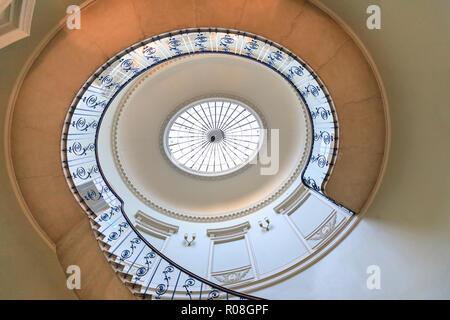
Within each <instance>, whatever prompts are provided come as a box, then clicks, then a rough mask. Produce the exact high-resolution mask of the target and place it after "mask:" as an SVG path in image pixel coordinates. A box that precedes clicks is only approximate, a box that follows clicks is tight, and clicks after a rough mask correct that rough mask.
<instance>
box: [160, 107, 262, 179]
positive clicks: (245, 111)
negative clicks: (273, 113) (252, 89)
mask: <svg viewBox="0 0 450 320" xmlns="http://www.w3.org/2000/svg"><path fill="white" fill-rule="evenodd" d="M262 129H263V125H262V122H261V119H260V118H259V116H258V115H257V113H256V112H255V111H254V110H253V109H251V108H250V107H249V106H248V105H246V104H244V103H242V102H240V101H237V100H234V99H229V98H209V99H204V100H200V101H196V102H194V103H192V104H189V105H188V106H186V107H184V108H183V109H181V110H180V111H179V112H178V113H176V114H175V115H174V116H173V117H172V119H171V120H170V121H169V123H168V125H167V127H166V129H165V133H164V141H163V144H164V150H165V152H166V154H167V156H168V157H169V159H170V160H171V161H172V163H174V164H175V165H176V166H177V167H178V168H180V169H182V170H183V171H185V172H188V173H191V174H194V175H200V176H221V175H225V174H230V173H232V172H235V171H237V170H239V169H240V168H242V167H244V166H245V165H246V164H248V163H249V162H251V161H252V160H253V159H254V158H255V156H256V154H257V153H258V151H259V148H260V147H261V145H262V141H263V138H262V136H263V134H262V133H263V132H262Z"/></svg>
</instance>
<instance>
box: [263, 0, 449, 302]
mask: <svg viewBox="0 0 450 320" xmlns="http://www.w3.org/2000/svg"><path fill="white" fill-rule="evenodd" d="M321 2H322V3H323V4H325V5H326V6H327V7H328V8H330V9H331V10H332V11H334V12H335V13H336V14H337V15H338V16H339V17H340V18H341V19H343V20H344V21H345V22H346V23H347V24H348V25H349V26H350V28H351V29H353V31H354V32H355V33H356V34H357V36H358V37H359V38H360V39H361V40H362V42H363V43H364V45H365V46H366V47H367V49H368V51H369V52H370V53H371V55H372V57H373V59H374V61H375V64H376V65H377V67H378V70H379V72H380V75H381V78H382V80H383V82H384V85H385V87H386V91H387V96H388V101H389V105H390V117H391V133H392V137H391V150H390V156H389V161H388V167H387V171H386V174H385V177H384V180H383V183H382V185H381V188H380V190H379V192H378V194H377V196H376V198H375V200H374V202H373V204H372V205H371V207H370V208H369V210H368V211H367V213H366V215H365V216H364V218H363V219H362V221H361V222H360V224H359V225H358V226H356V228H355V229H354V231H353V232H352V233H350V235H349V236H348V237H347V238H346V239H345V240H344V241H343V242H342V243H341V244H339V245H338V246H337V247H336V248H335V249H334V250H333V251H332V252H331V253H330V254H328V255H327V256H325V257H324V258H323V259H322V260H321V261H319V262H318V263H316V264H315V265H313V266H312V267H310V268H309V269H307V270H306V271H304V272H302V273H300V274H298V275H297V276H295V281H296V286H295V288H297V289H295V291H293V290H294V288H293V287H292V285H291V284H289V282H286V283H285V284H280V285H279V286H277V287H272V288H268V289H265V290H263V291H262V292H264V293H265V294H272V296H278V297H279V298H289V297H292V296H293V295H295V297H296V298H305V299H433V298H434V299H450V275H449V270H450V232H449V231H450V196H449V195H450V188H449V186H450V174H449V172H450V171H449V163H450V148H449V142H448V138H449V134H450V106H449V102H448V101H449V94H448V92H449V88H450V72H449V71H450V63H449V60H448V57H449V56H450V43H449V33H448V30H450V25H449V23H450V21H449V19H448V17H449V15H450V2H449V1H447V0H435V1H425V0H420V1H419V0H413V1H411V0H384V1H381V0H321ZM370 4H378V5H379V6H380V7H381V24H382V25H381V30H373V31H371V30H368V29H367V28H366V18H367V17H368V14H366V8H367V7H368V6H369V5H370ZM373 264H376V265H378V266H380V268H381V290H368V289H367V287H366V279H367V277H368V274H366V268H367V266H369V265H373ZM291 281H293V280H292V279H291ZM269 292H270V293H269ZM256 294H257V293H256Z"/></svg>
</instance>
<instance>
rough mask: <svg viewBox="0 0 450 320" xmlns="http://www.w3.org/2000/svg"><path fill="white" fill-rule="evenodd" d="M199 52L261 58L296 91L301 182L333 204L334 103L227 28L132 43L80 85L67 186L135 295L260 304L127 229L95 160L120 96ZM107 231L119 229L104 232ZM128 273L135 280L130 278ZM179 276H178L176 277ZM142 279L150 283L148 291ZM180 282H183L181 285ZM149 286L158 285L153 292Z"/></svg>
mask: <svg viewBox="0 0 450 320" xmlns="http://www.w3.org/2000/svg"><path fill="white" fill-rule="evenodd" d="M198 53H223V54H234V55H239V56H242V57H245V58H249V59H252V60H254V61H258V62H260V63H262V64H264V65H266V66H267V67H270V68H271V69H272V70H274V71H276V72H277V73H279V74H280V75H282V76H283V77H284V78H285V79H286V80H287V81H288V82H289V83H290V84H291V85H292V86H293V87H294V88H295V90H296V91H297V92H298V93H299V94H300V96H301V97H302V99H303V101H304V103H305V104H306V106H307V109H308V113H309V115H310V120H311V124H312V127H313V136H312V142H313V143H312V148H311V151H310V154H309V160H308V164H307V166H306V167H305V170H304V171H303V173H302V181H303V183H304V184H305V186H306V187H307V188H309V189H312V190H314V191H315V192H318V193H319V194H321V195H322V196H324V197H325V198H327V199H328V200H329V201H332V202H333V203H335V204H336V202H335V201H333V200H332V199H329V198H328V197H326V195H325V193H324V186H325V183H326V181H327V180H328V177H329V175H330V173H331V168H332V166H333V164H334V161H335V157H336V154H337V134H338V126H337V120H335V109H334V105H333V102H332V100H331V97H330V95H329V94H328V92H327V90H326V88H325V86H324V85H323V83H322V82H321V80H320V79H319V78H318V76H317V75H316V74H315V73H314V71H313V70H312V69H311V68H310V67H309V66H308V65H307V64H306V63H305V62H304V61H303V60H301V59H300V58H298V57H297V56H295V55H294V54H293V53H291V52H290V51H289V50H287V49H285V48H283V47H282V46H280V45H278V44H276V43H274V42H272V41H270V40H267V39H265V38H263V37H260V36H257V35H254V34H251V33H246V32H242V31H237V30H231V29H218V28H214V29H211V28H201V29H183V30H178V31H175V32H169V33H165V34H162V35H159V36H156V37H152V38H149V39H147V40H144V41H142V42H140V43H137V44H135V45H133V46H131V47H129V48H127V49H125V50H123V51H122V52H120V53H119V54H117V55H116V56H114V57H113V58H111V59H110V60H108V61H107V62H106V63H105V64H103V65H102V66H101V67H100V68H99V69H98V70H97V71H96V72H95V73H94V74H93V76H91V77H90V78H89V79H88V81H87V82H86V83H85V84H84V85H83V86H82V88H81V89H80V91H79V92H78V93H77V95H76V97H75V98H74V100H73V102H72V104H71V107H70V108H69V112H68V114H67V117H66V121H65V124H64V128H63V138H62V161H63V167H64V171H65V173H66V174H67V175H66V176H67V181H68V183H69V186H70V187H71V188H72V191H73V193H74V194H75V195H76V196H77V198H78V200H79V202H80V204H81V206H82V207H83V208H84V209H85V210H86V211H87V212H88V214H89V215H90V217H91V219H92V220H93V225H94V228H95V229H96V230H97V232H98V233H99V235H100V236H101V237H103V240H101V242H102V244H103V248H104V250H105V252H107V253H108V254H109V256H108V258H109V259H111V260H112V262H114V263H116V264H118V265H119V266H120V268H121V270H123V271H124V270H125V269H124V268H128V271H127V272H126V273H125V272H124V273H123V277H124V279H127V281H129V283H130V284H132V287H134V288H138V289H139V291H138V292H137V294H138V295H141V296H142V297H143V298H146V297H148V296H149V293H147V292H154V295H155V298H157V299H159V298H166V297H168V295H170V292H172V295H171V296H170V298H172V299H174V298H180V297H184V298H186V297H187V298H190V299H192V298H194V297H195V298H196V297H198V298H200V299H201V298H202V292H204V291H203V287H204V286H209V287H210V288H211V289H210V290H209V291H207V293H208V295H207V298H208V299H209V298H211V299H217V298H222V297H223V295H221V294H223V293H224V294H226V298H227V299H228V298H229V296H230V295H231V296H233V297H238V298H241V299H258V298H257V297H254V296H250V295H246V294H242V293H238V292H235V291H233V290H230V289H227V288H224V287H222V286H220V285H217V284H215V283H212V282H210V281H208V280H206V279H203V278H202V277H200V276H198V275H196V274H193V273H192V272H190V271H189V270H186V269H184V268H183V267H181V266H179V265H177V264H176V263H175V262H174V261H172V260H171V259H170V258H168V257H167V256H165V255H164V254H162V253H161V252H160V251H159V250H157V249H156V248H155V247H154V246H153V245H152V244H151V243H149V242H148V241H147V240H146V239H145V238H144V237H143V236H142V235H141V234H140V232H139V230H137V229H136V228H135V227H134V226H133V225H132V224H131V222H130V220H129V218H128V217H127V215H126V214H125V213H124V212H123V207H124V202H123V200H122V199H121V198H120V197H119V196H118V195H116V194H115V193H114V191H113V190H112V188H111V186H110V185H109V183H108V181H107V179H106V178H105V176H104V174H103V171H102V168H101V166H100V163H99V162H98V148H97V143H98V132H99V128H100V125H101V122H102V120H103V117H104V114H105V111H106V110H107V109H108V107H109V106H110V104H111V102H112V101H113V100H114V98H115V97H116V96H117V94H118V93H119V92H120V91H121V90H122V89H123V88H125V87H126V86H127V85H128V84H129V83H130V82H131V81H132V80H134V79H135V78H136V77H137V76H139V75H140V74H142V73H143V72H146V71H147V70H149V69H151V68H153V67H155V66H157V65H160V64H161V63H164V62H167V61H169V60H171V59H174V58H178V57H180V56H183V55H192V54H198ZM319 116H320V117H319ZM329 117H330V118H331V120H328V119H329ZM337 205H339V204H337ZM348 211H349V210H348ZM349 212H350V211H349ZM112 220H113V221H112ZM111 226H115V227H116V229H117V228H118V229H117V230H115V231H113V232H111V231H108V230H109V228H110V227H111ZM129 229H131V231H129V232H128V230H129ZM119 231H120V232H119ZM130 235H131V237H130ZM130 239H131V240H130ZM118 251H120V254H119V255H118V254H117V253H116V252H118ZM138 252H139V253H138ZM143 258H145V259H143ZM139 259H140V260H139ZM138 260H139V261H140V263H138V262H137V261H138ZM161 263H162V264H161ZM154 265H156V267H153V266H154ZM138 266H140V267H138ZM160 266H161V268H160ZM131 270H132V272H134V275H130V273H131ZM158 270H163V271H162V272H161V274H159V276H160V277H163V278H162V280H160V283H157V282H152V281H156V278H155V280H154V277H155V275H156V273H157V271H158ZM150 271H151V272H150ZM176 271H178V275H177V277H173V274H174V272H175V273H176ZM130 277H131V279H130ZM148 278H150V280H148ZM142 279H145V281H147V280H148V283H147V286H146V287H145V283H144V282H143V281H142ZM175 279H176V280H175ZM180 280H181V282H183V280H184V285H181V282H180ZM133 281H134V283H133ZM174 281H175V284H174V283H173V282H174ZM196 281H199V282H200V290H197V291H194V287H195V285H196V284H197V283H196ZM153 283H155V284H157V285H156V286H154V287H152V285H153ZM179 284H180V285H181V287H182V288H184V291H185V292H184V293H185V295H184V296H183V295H181V293H180V292H177V288H178V289H179V288H180V287H179V286H178V285H179ZM144 287H145V289H144ZM180 290H182V289H179V291H180ZM135 293H136V292H135ZM204 297H205V295H203V298H204Z"/></svg>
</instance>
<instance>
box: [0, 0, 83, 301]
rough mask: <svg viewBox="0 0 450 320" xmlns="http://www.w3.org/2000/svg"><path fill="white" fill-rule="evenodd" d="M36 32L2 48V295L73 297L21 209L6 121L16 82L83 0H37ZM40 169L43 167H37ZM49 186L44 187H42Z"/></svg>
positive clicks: (53, 257) (27, 297) (9, 297)
mask: <svg viewBox="0 0 450 320" xmlns="http://www.w3.org/2000/svg"><path fill="white" fill-rule="evenodd" d="M36 2H37V3H36V7H35V12H34V16H33V22H32V28H31V36H30V37H29V38H26V39H23V40H20V41H18V42H16V43H13V44H11V45H10V46H8V47H6V48H3V49H0V130H1V131H0V132H1V140H0V144H1V148H0V150H1V151H0V153H1V156H0V181H1V183H0V299H74V298H76V296H75V295H74V294H73V292H71V291H69V290H68V289H67V288H66V285H65V281H66V280H65V275H64V272H63V270H62V268H61V266H60V264H59V262H58V260H57V258H56V254H55V253H54V252H52V250H51V249H50V248H49V247H48V246H47V245H46V244H45V243H44V241H43V240H42V239H41V238H40V236H39V235H38V234H37V233H36V231H35V230H34V229H33V227H32V226H31V224H30V223H29V222H28V220H27V218H26V217H25V215H24V213H23V212H22V210H21V208H20V206H19V204H18V202H17V200H16V198H15V195H14V192H13V189H12V187H11V184H10V182H9V178H8V173H7V171H6V168H5V161H6V160H5V152H4V137H3V135H4V130H5V128H4V125H5V116H6V109H7V105H8V100H9V98H10V94H11V92H12V88H13V85H14V83H15V81H16V80H17V78H18V75H19V72H20V70H21V68H22V67H23V65H24V64H25V61H26V59H27V58H28V57H29V56H30V55H31V53H32V51H33V49H34V48H35V47H36V46H37V44H38V43H39V41H40V40H41V39H42V38H43V37H44V35H46V34H47V33H48V32H49V31H50V30H51V28H52V27H54V26H55V25H56V23H57V22H59V21H60V20H61V19H62V18H63V17H64V15H65V10H66V8H67V6H68V5H70V4H73V3H75V4H76V3H80V2H81V1H79V0H75V1H74V0H38V1H36ZM36 175H39V172H36ZM42 192H45V190H42Z"/></svg>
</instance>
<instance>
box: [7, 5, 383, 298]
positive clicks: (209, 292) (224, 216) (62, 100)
mask: <svg viewBox="0 0 450 320" xmlns="http://www.w3.org/2000/svg"><path fill="white" fill-rule="evenodd" d="M81 16H82V28H81V29H80V30H68V29H66V28H65V27H64V24H62V25H61V26H60V27H59V28H58V29H57V30H55V32H54V34H53V36H52V37H51V38H49V39H48V41H47V42H45V43H44V44H43V45H42V50H40V51H39V52H38V54H36V58H35V59H34V61H33V62H32V64H31V67H30V69H29V70H28V72H27V74H26V76H25V78H24V81H23V83H22V85H21V87H20V91H19V92H18V95H17V100H16V103H15V106H14V110H13V116H12V122H11V127H10V143H11V145H10V148H11V155H12V165H13V168H14V174H15V178H16V181H17V187H18V190H20V196H21V197H22V199H23V201H24V203H25V204H26V207H27V208H28V209H29V213H30V214H31V215H32V217H33V219H34V220H35V221H36V228H38V229H39V230H40V232H41V234H42V235H43V237H44V238H45V239H46V240H47V241H48V242H49V243H51V244H54V245H55V248H56V253H57V255H58V258H59V260H60V263H61V265H62V267H63V268H64V269H65V268H66V267H67V266H69V265H74V264H75V265H79V266H80V268H81V270H83V279H84V280H83V286H82V288H81V289H79V290H76V294H77V295H78V296H79V297H80V298H81V299H108V298H109V299H132V298H139V299H197V300H198V299H209V300H214V299H256V298H269V299H272V298H280V297H281V298H294V299H295V298H301V297H294V296H286V297H284V296H283V295H282V294H280V295H277V296H260V295H259V293H260V290H261V289H263V288H265V287H267V286H278V285H280V284H281V283H282V284H283V285H284V286H294V287H295V281H294V279H293V278H292V276H293V275H295V274H298V273H299V272H301V271H302V270H304V269H305V268H307V267H308V266H310V265H311V264H313V263H315V262H317V261H318V260H320V259H321V258H323V257H324V256H325V255H326V254H327V253H328V252H329V251H330V250H332V249H333V247H334V246H336V245H338V243H339V242H340V241H341V240H342V239H344V238H345V236H346V235H347V234H348V233H349V232H350V231H351V230H352V229H353V228H354V227H355V226H356V225H357V223H358V221H359V220H360V219H361V217H362V215H363V214H364V212H365V210H366V209H367V207H368V206H369V205H370V203H371V201H372V199H373V197H374V195H375V193H376V191H377V188H378V186H379V183H380V181H381V178H382V175H383V171H384V167H385V161H386V156H387V145H388V143H387V142H388V116H387V111H386V108H387V105H386V99H385V96H384V91H383V86H382V83H381V81H380V79H379V76H378V75H377V72H376V69H375V67H374V65H373V64H372V62H371V60H370V57H369V56H368V55H367V53H366V52H365V50H364V48H363V47H362V46H361V45H360V43H359V42H358V39H356V38H355V37H354V36H353V35H352V34H349V33H348V32H347V30H346V29H345V27H344V26H342V25H340V24H339V23H337V22H336V21H335V20H333V18H332V17H331V16H329V15H328V14H327V13H325V12H324V11H323V10H322V9H320V8H318V7H317V6H316V5H315V4H314V3H311V2H309V1H288V0H279V1H273V0H272V1H270V0H261V1H247V2H244V1H215V0H214V1H164V2H162V1H144V0H132V1H116V0H108V1H106V0H96V1H88V2H86V3H85V4H84V6H83V7H82V14H81ZM196 63H197V65H196ZM219 64H220V65H227V64H228V65H227V66H228V67H227V68H226V69H229V70H234V69H233V68H236V70H238V67H239V66H240V64H242V70H244V71H242V77H244V74H245V72H246V71H245V70H247V69H245V68H247V65H248V68H250V69H248V70H255V71H254V72H255V74H256V72H260V77H258V78H260V79H262V78H263V77H264V76H265V75H266V73H267V79H269V78H271V77H272V78H274V79H275V80H274V81H275V82H276V81H278V82H277V83H283V86H285V87H286V88H287V89H286V90H290V91H289V92H290V94H292V96H293V97H294V96H295V97H297V98H298V100H295V99H292V101H294V100H295V101H296V102H295V103H296V104H295V105H296V106H297V107H298V109H299V110H303V111H302V112H299V115H298V116H297V118H295V119H303V120H302V121H304V127H301V128H297V127H295V126H294V125H293V126H292V128H291V129H290V130H292V132H294V131H295V130H298V132H299V134H298V135H294V136H295V137H297V138H298V137H300V136H302V134H303V132H304V137H303V136H302V137H303V138H302V139H301V141H300V140H295V139H294V138H293V140H292V143H291V144H292V146H293V148H294V147H295V148H297V149H292V150H296V151H295V152H294V155H295V157H293V160H292V161H291V162H292V163H291V162H289V165H286V166H287V168H288V169H286V170H285V171H283V170H281V172H282V173H283V174H284V175H283V176H282V177H280V178H279V181H278V180H277V181H276V182H270V183H272V184H273V185H276V186H277V188H275V189H274V188H272V189H271V190H270V192H266V193H267V194H263V191H260V194H263V196H259V198H260V199H259V200H261V201H259V200H258V201H259V202H258V201H252V202H251V206H250V207H249V206H247V205H245V206H242V205H239V206H238V205H236V207H235V208H234V207H233V209H232V210H231V211H230V210H228V209H227V210H225V211H226V212H225V211H224V212H219V213H220V214H218V215H216V216H211V215H208V212H207V211H208V210H205V211H206V214H204V215H200V216H199V215H195V214H191V213H190V212H181V213H180V211H181V209H180V208H175V207H176V206H175V205H174V206H172V207H170V208H167V207H168V206H167V205H166V206H165V205H161V203H163V204H164V203H166V204H167V201H165V202H164V201H163V200H161V201H160V202H158V201H156V200H155V198H157V197H156V196H152V197H147V196H146V192H147V191H146V189H145V188H146V187H145V186H146V185H145V182H143V181H144V180H145V181H154V180H151V179H149V177H147V176H146V174H142V177H140V176H139V174H136V173H134V175H133V173H132V172H131V171H130V170H131V169H130V168H142V167H139V166H140V164H139V163H137V162H133V161H134V157H132V156H129V157H128V158H127V154H126V152H122V150H125V149H126V146H129V145H130V141H135V140H136V137H133V136H130V138H128V137H127V136H126V134H127V133H126V132H132V131H133V130H130V129H128V131H127V130H123V129H121V127H124V128H126V127H127V126H128V128H130V126H131V125H134V126H135V129H136V132H139V128H140V125H139V124H136V122H133V123H132V124H127V122H126V121H127V120H126V119H128V118H129V117H131V113H127V110H128V109H127V108H129V107H127V102H130V101H131V102H133V101H137V102H133V103H130V105H132V106H134V105H137V104H138V102H139V101H140V100H139V99H141V100H142V101H150V98H149V97H147V96H145V94H148V92H149V90H150V89H148V88H151V86H154V85H155V83H161V82H162V80H161V79H162V77H163V76H167V72H168V71H165V70H169V71H170V70H175V71H177V70H181V71H177V73H176V72H175V71H173V72H174V74H176V75H178V76H179V77H181V76H180V74H181V73H180V72H183V70H184V69H183V68H185V70H187V71H185V72H186V73H187V74H188V73H190V74H192V70H191V71H189V70H190V69H189V68H191V67H192V66H195V67H196V68H202V67H204V68H205V70H212V68H214V66H216V65H219ZM258 68H261V71H259V69H258ZM164 72H166V73H164ZM221 72H225V71H221ZM236 72H239V71H236ZM252 72H253V71H252ZM258 74H259V73H258ZM158 77H159V78H158ZM167 77H168V76H167ZM225 78H226V77H225ZM152 81H153V82H152ZM199 81H200V80H199ZM267 81H269V80H267ZM275 82H274V83H275ZM175 83H176V77H174V78H173V79H172V80H171V82H170V84H171V86H173V87H174V88H177V87H178V86H177V85H176V84H175ZM208 83H211V80H208V81H207V80H205V84H204V85H201V87H203V88H204V87H206V86H207V85H208ZM221 85H227V84H226V83H225V84H221ZM145 86H147V87H145ZM222 88H223V86H222ZM280 88H281V84H280ZM283 88H284V87H283ZM288 88H289V89H288ZM236 90H238V89H236ZM280 90H282V89H280ZM228 91H230V92H231V91H233V90H232V87H231V84H230V87H229V90H228ZM250 91H251V88H249V89H248V90H247V92H250ZM236 92H238V91H236ZM191 93H192V92H191ZM201 93H202V92H198V93H195V94H193V95H192V97H197V96H201ZM238 93H239V92H238ZM140 94H143V95H144V96H142V97H141V98H139V95H140ZM180 95H181V94H180ZM188 96H189V95H187V97H188ZM133 99H134V100H133ZM180 99H181V98H180ZM249 99H251V95H250V96H249ZM180 101H186V99H181V100H180ZM243 101H247V100H246V99H243ZM187 104H188V103H187ZM187 104H186V103H185V104H184V105H187ZM262 104H263V102H261V103H260V105H261V107H258V105H257V104H256V106H257V107H258V108H255V110H257V109H261V113H262V114H264V113H265V114H266V115H267V114H270V111H266V110H269V108H267V109H264V107H262ZM249 105H252V103H249ZM142 110H144V109H142ZM173 112H174V110H171V111H170V112H169V113H168V115H166V116H170V115H171V114H172V113H173ZM258 112H259V111H258ZM118 114H120V117H118ZM303 116H304V118H301V117H303ZM280 117H281V116H280ZM262 118H264V117H262ZM124 119H125V120H124ZM155 119H157V118H156V116H155ZM271 121H272V123H274V122H276V114H273V115H272V114H271V115H270V116H267V123H269V124H270V122H271ZM280 121H285V122H286V121H287V120H286V119H284V120H280ZM263 122H264V123H265V122H266V120H264V121H261V123H263ZM141 127H142V128H143V127H145V124H142V125H141ZM275 127H276V126H275ZM112 128H114V130H116V131H114V130H113V129H112ZM121 130H122V131H121ZM157 131H158V132H159V131H160V129H159V128H158V130H156V129H155V132H153V133H152V134H151V135H150V136H151V137H155V136H157V134H156V133H157ZM61 132H62V137H61ZM113 132H116V133H117V132H118V134H116V135H114V134H113ZM123 132H125V133H123ZM295 132H297V131H295ZM127 139H128V140H127ZM299 139H300V138H299ZM99 141H100V143H99ZM300 147H302V148H303V149H301V151H299V150H300V149H298V148H300ZM115 148H116V149H115ZM115 150H116V151H117V150H118V151H117V152H115ZM130 150H132V149H131V147H130ZM155 150H156V149H155ZM289 150H291V149H289ZM154 153H157V152H156V151H155V152H154ZM161 154H163V152H161ZM162 156H163V155H161V157H162ZM149 159H150V158H149ZM151 159H153V158H151ZM146 163H148V162H146ZM283 163H284V162H282V163H281V166H280V167H281V168H282V169H283V168H284V167H283ZM286 163H288V161H287V160H286ZM118 164H120V165H118ZM129 164H133V165H129ZM127 165H128V167H127ZM167 166H168V167H170V165H169V164H167ZM61 168H62V169H61ZM171 168H172V167H171ZM136 170H137V169H135V171H136ZM143 171H146V170H142V171H141V172H143ZM130 172H131V173H130ZM173 172H174V175H177V176H179V177H180V179H188V178H189V177H186V175H185V174H182V173H179V172H178V171H176V170H175V169H174V170H173ZM155 174H156V173H155ZM246 174H251V170H245V171H243V172H241V173H240V171H238V172H237V173H236V174H235V175H234V176H233V178H230V179H235V178H236V179H239V176H240V175H246ZM139 179H141V180H139ZM177 179H178V178H177ZM274 179H275V178H274ZM180 181H181V180H180ZM189 181H190V180H189ZM180 183H181V182H180ZM189 183H191V182H189ZM202 183H203V182H199V185H200V184H202ZM264 183H266V182H261V185H263V184H264ZM154 185H155V184H153V187H154ZM255 185H257V184H256V183H255ZM68 186H69V187H68ZM136 186H137V187H136ZM151 187H152V186H149V187H148V188H151ZM243 187H244V186H242V188H243ZM161 188H162V187H161ZM228 188H229V187H228ZM237 188H240V187H237ZM155 189H156V187H155ZM253 189H255V187H254V186H253V187H252V188H251V190H253ZM133 190H134V191H133ZM158 190H160V188H158ZM249 190H250V189H249ZM152 192H153V191H152ZM205 192H206V191H205ZM248 192H249V191H248ZM148 193H149V194H151V195H154V194H155V192H153V193H151V192H150V191H149V192H148ZM175 193H176V194H178V193H177V192H174V195H173V196H174V197H176V195H175ZM244 194H246V193H244ZM260 194H259V195H260ZM149 198H151V199H149ZM209 198H211V197H208V199H209ZM130 199H131V200H130ZM161 199H163V198H161ZM178 200H179V201H183V200H185V199H181V198H180V199H178V198H177V200H176V201H178ZM176 201H174V203H175V202H176ZM227 201H228V203H230V206H232V204H233V202H232V201H231V200H229V199H228V200H227ZM236 202H237V201H236ZM186 207H187V205H186ZM196 210H197V211H199V210H200V209H198V208H197V207H196ZM187 211H188V210H187ZM200 211H201V210H200ZM219 211H220V210H219ZM192 234H195V235H196V238H195V239H194V238H191V239H192V246H191V242H189V241H187V240H188V239H189V236H190V235H192ZM161 239H162V240H161ZM169 240H170V241H169ZM224 243H225V244H230V243H232V245H230V246H229V247H224V246H223V244H224ZM238 252H239V253H241V254H237V253H238ZM233 253H235V254H236V255H237V256H246V257H247V258H248V259H244V260H245V261H244V260H243V261H239V262H236V261H237V260H236V259H234V260H233V258H228V259H227V258H226V259H223V257H227V254H231V255H232V254H233ZM220 257H222V258H220ZM218 261H222V262H221V263H222V265H220V266H218V265H217V263H218ZM230 261H233V262H235V263H230V264H227V263H229V262H230ZM219 264H220V263H219Z"/></svg>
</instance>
